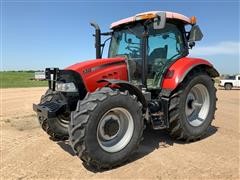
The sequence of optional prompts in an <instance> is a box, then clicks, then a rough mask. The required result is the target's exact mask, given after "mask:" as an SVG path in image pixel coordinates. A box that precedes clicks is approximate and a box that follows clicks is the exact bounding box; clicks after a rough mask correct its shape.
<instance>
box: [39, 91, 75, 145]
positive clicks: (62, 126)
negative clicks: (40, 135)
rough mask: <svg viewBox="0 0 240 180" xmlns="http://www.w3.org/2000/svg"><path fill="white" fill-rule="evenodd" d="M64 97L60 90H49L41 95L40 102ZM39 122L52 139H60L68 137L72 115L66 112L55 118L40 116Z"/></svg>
mask: <svg viewBox="0 0 240 180" xmlns="http://www.w3.org/2000/svg"><path fill="white" fill-rule="evenodd" d="M62 98H63V97H62V96H61V95H60V94H59V93H58V92H53V91H52V90H47V92H46V93H45V95H43V96H42V97H41V100H40V103H41V104H42V103H45V102H47V101H51V100H54V99H62ZM38 120H39V124H40V125H41V127H42V129H43V130H44V131H45V132H46V133H47V134H48V135H49V136H50V137H51V139H52V140H55V141H60V140H67V139H68V136H69V135H68V125H69V121H70V115H69V114H64V115H61V116H58V117H55V118H44V117H43V116H38Z"/></svg>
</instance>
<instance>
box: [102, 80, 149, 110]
mask: <svg viewBox="0 0 240 180" xmlns="http://www.w3.org/2000/svg"><path fill="white" fill-rule="evenodd" d="M98 83H108V84H107V85H106V86H110V85H116V88H118V89H120V90H128V92H129V93H130V94H132V95H136V96H137V98H138V100H139V101H140V102H141V103H142V105H143V112H146V109H147V102H146V99H145V97H144V95H143V94H142V92H141V90H140V89H139V88H137V87H136V86H134V85H133V84H131V83H129V82H128V81H123V80H116V79H102V80H99V81H98Z"/></svg>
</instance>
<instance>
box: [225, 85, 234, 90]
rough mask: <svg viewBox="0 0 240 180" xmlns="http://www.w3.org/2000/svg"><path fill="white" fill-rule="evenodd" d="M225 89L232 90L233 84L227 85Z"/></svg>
mask: <svg viewBox="0 0 240 180" xmlns="http://www.w3.org/2000/svg"><path fill="white" fill-rule="evenodd" d="M224 88H225V90H231V89H232V84H225V85H224Z"/></svg>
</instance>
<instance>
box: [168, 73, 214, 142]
mask: <svg viewBox="0 0 240 180" xmlns="http://www.w3.org/2000/svg"><path fill="white" fill-rule="evenodd" d="M215 110H216V88H215V87H214V83H213V80H212V79H211V77H209V76H208V75H207V74H205V73H204V72H196V71H193V72H191V74H189V75H188V76H187V77H186V79H185V80H184V81H183V83H182V84H181V86H180V87H179V88H178V89H177V90H176V91H175V93H174V94H173V95H172V96H171V98H170V106H169V122H170V128H169V131H170V135H171V136H172V137H173V138H176V139H179V140H186V141H195V140H198V139H200V138H201V137H203V136H204V135H205V133H206V131H207V129H208V127H209V126H210V125H211V122H212V120H213V119H214V114H215Z"/></svg>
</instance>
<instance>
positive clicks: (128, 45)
mask: <svg viewBox="0 0 240 180" xmlns="http://www.w3.org/2000/svg"><path fill="white" fill-rule="evenodd" d="M142 33H143V26H142V25H140V24H137V25H135V26H126V27H125V28H124V29H120V30H115V31H114V33H113V36H112V41H111V45H110V49H109V57H116V56H121V55H122V56H127V57H128V58H139V57H140V52H141V50H140V48H141V45H140V44H141V35H142Z"/></svg>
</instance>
